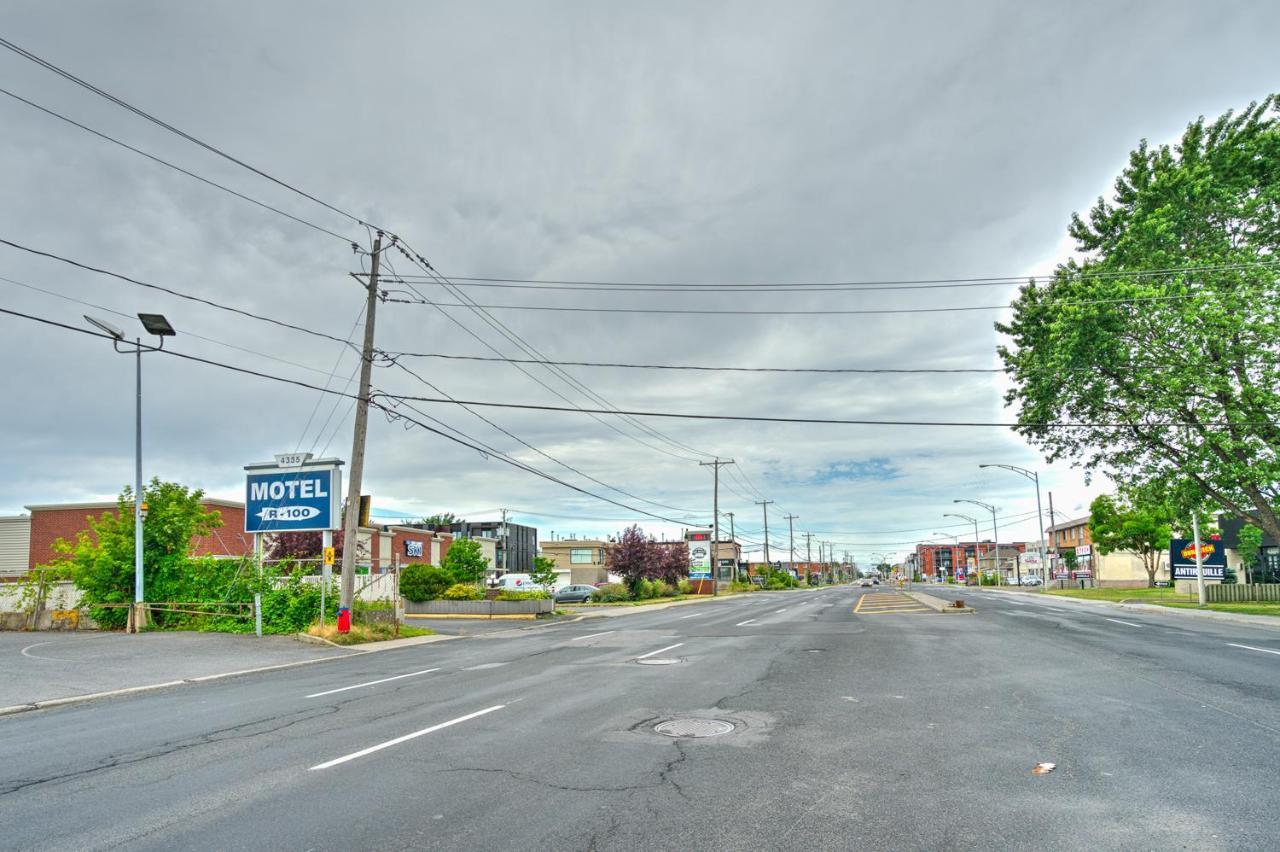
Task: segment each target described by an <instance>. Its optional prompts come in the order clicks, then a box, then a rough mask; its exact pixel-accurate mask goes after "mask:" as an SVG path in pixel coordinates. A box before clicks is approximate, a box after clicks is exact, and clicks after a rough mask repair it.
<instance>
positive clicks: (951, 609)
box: [903, 592, 976, 615]
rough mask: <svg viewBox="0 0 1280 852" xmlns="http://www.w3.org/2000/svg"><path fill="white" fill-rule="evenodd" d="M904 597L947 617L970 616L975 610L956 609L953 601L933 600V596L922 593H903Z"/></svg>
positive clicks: (969, 607) (966, 608) (970, 608)
mask: <svg viewBox="0 0 1280 852" xmlns="http://www.w3.org/2000/svg"><path fill="white" fill-rule="evenodd" d="M903 594H904V595H906V596H907V597H909V598H911V599H912V600H914V601H916V602H917V603H922V604H924V605H925V606H927V607H929V609H931V610H933V611H934V612H941V613H945V614H947V615H964V614H966V613H967V614H969V615H972V614H973V613H974V612H976V610H975V609H974V608H973V607H971V606H963V607H958V606H956V605H955V602H954V601H949V600H944V599H943V598H935V597H934V596H933V595H926V594H925V593H924V592H903Z"/></svg>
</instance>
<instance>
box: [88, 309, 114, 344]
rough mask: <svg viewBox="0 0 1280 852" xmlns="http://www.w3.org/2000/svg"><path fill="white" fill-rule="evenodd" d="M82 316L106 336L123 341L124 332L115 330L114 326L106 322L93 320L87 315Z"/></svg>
mask: <svg viewBox="0 0 1280 852" xmlns="http://www.w3.org/2000/svg"><path fill="white" fill-rule="evenodd" d="M83 316H84V318H85V320H86V321H87V322H88V323H89V324H90V325H92V326H94V327H95V328H98V329H100V330H102V331H105V332H106V333H107V334H109V335H111V336H112V337H114V338H115V339H116V340H124V332H123V331H121V330H120V329H118V328H116V327H115V326H114V325H112V324H111V323H109V322H107V321H106V320H100V319H94V318H93V317H91V316H89V315H88V314H84V315H83Z"/></svg>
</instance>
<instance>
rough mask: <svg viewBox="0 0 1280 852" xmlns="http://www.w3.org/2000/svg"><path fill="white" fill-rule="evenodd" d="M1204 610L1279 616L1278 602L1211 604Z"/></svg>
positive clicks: (1183, 605) (1194, 605)
mask: <svg viewBox="0 0 1280 852" xmlns="http://www.w3.org/2000/svg"><path fill="white" fill-rule="evenodd" d="M1160 605H1161V606H1171V607H1178V608H1181V609H1199V608H1200V605H1199V604H1197V603H1196V602H1195V601H1191V602H1183V601H1176V602H1175V601H1170V602H1167V603H1161V604H1160ZM1205 609H1211V610H1213V611H1214V612H1238V613H1242V614H1244V615H1271V616H1280V601H1233V602H1230V603H1211V604H1209V605H1208V606H1207V607H1205Z"/></svg>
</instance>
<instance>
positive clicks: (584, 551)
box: [569, 547, 595, 565]
mask: <svg viewBox="0 0 1280 852" xmlns="http://www.w3.org/2000/svg"><path fill="white" fill-rule="evenodd" d="M594 561H595V559H594V558H593V554H592V553H591V548H589V547H575V548H573V549H572V550H570V551H569V564H570V565H590V564H591V563H592V562H594Z"/></svg>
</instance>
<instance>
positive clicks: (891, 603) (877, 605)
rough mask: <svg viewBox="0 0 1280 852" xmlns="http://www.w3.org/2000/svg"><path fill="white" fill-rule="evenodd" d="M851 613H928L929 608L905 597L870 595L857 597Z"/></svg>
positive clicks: (893, 594)
mask: <svg viewBox="0 0 1280 852" xmlns="http://www.w3.org/2000/svg"><path fill="white" fill-rule="evenodd" d="M853 611H854V613H856V614H858V615H877V614H879V613H895V612H928V611H929V608H928V607H926V606H923V605H922V604H920V603H919V602H917V601H915V600H912V599H911V598H909V597H907V596H906V595H901V594H897V593H890V594H884V593H872V594H869V595H862V596H861V597H859V598H858V603H857V605H856V606H854V608H853Z"/></svg>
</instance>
